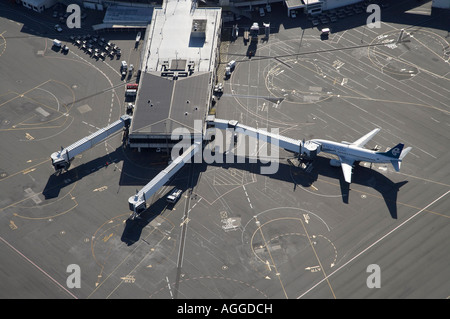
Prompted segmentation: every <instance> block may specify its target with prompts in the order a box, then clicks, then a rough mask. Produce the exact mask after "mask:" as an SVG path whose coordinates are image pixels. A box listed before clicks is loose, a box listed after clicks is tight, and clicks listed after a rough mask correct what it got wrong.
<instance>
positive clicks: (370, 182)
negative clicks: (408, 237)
mask: <svg viewBox="0 0 450 319" xmlns="http://www.w3.org/2000/svg"><path fill="white" fill-rule="evenodd" d="M299 170H300V169H299ZM319 176H327V177H330V178H335V179H337V180H339V185H340V190H341V197H342V201H343V202H344V203H345V204H348V203H349V199H350V191H351V186H352V185H355V184H357V185H362V186H367V187H370V188H373V189H375V190H376V191H377V192H379V193H380V194H381V196H382V197H383V199H384V202H385V203H386V207H387V208H388V210H389V213H390V215H391V217H392V218H393V219H397V194H398V192H399V190H400V188H401V187H402V186H403V185H405V184H406V183H408V181H403V182H399V183H394V182H393V181H391V180H390V179H389V178H387V177H386V176H385V175H383V174H381V173H379V172H378V171H377V170H376V169H374V168H368V167H364V166H360V165H359V164H356V163H355V165H354V168H353V175H352V183H351V184H348V183H347V182H346V181H345V180H344V176H343V175H342V170H341V168H340V167H332V166H330V165H329V158H325V157H321V156H317V157H316V159H314V161H313V169H312V170H311V172H310V173H304V172H303V173H302V174H300V175H297V176H296V179H295V182H297V183H299V184H302V185H303V186H306V187H308V186H311V184H312V183H313V182H314V181H316V180H317V179H318V178H319Z"/></svg>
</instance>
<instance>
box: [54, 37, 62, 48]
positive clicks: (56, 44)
mask: <svg viewBox="0 0 450 319" xmlns="http://www.w3.org/2000/svg"><path fill="white" fill-rule="evenodd" d="M53 45H54V46H55V47H58V48H60V47H61V41H59V40H57V39H54V40H53Z"/></svg>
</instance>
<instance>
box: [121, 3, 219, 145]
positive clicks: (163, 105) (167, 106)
mask: <svg viewBox="0 0 450 319" xmlns="http://www.w3.org/2000/svg"><path fill="white" fill-rule="evenodd" d="M221 14H222V9H221V8H209V7H208V8H197V7H196V6H195V3H193V2H191V1H178V0H169V1H166V2H165V3H164V5H163V7H161V8H155V9H154V11H153V16H152V20H151V23H150V25H149V26H148V27H147V29H146V32H145V44H144V48H143V52H142V58H141V65H140V67H139V70H140V71H141V74H140V81H139V89H138V92H137V98H136V102H135V108H134V113H133V122H132V124H131V127H130V131H129V139H128V141H129V146H130V147H132V148H137V149H139V150H140V149H142V148H161V149H170V148H171V147H172V146H173V145H175V144H176V143H177V142H178V140H172V132H173V131H174V130H176V129H177V128H178V129H180V128H184V129H187V130H188V131H189V134H190V135H191V138H192V139H194V138H200V139H201V136H202V131H203V127H202V128H200V129H199V128H197V127H194V123H195V121H196V120H200V122H201V123H204V121H205V118H206V116H207V114H208V112H209V109H210V106H211V102H212V94H213V87H214V83H215V76H216V72H215V71H216V62H217V60H218V57H219V45H220V32H221V24H222V23H221ZM197 123H198V121H197Z"/></svg>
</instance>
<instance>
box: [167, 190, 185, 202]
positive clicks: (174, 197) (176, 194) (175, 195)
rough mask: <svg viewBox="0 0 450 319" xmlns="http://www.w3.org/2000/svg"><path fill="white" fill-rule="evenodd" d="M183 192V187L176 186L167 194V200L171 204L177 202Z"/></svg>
mask: <svg viewBox="0 0 450 319" xmlns="http://www.w3.org/2000/svg"><path fill="white" fill-rule="evenodd" d="M181 193H183V191H182V190H181V189H178V188H174V189H173V190H172V191H171V192H170V194H169V195H167V197H166V201H167V202H168V203H170V204H175V203H176V202H177V201H178V199H180V197H181Z"/></svg>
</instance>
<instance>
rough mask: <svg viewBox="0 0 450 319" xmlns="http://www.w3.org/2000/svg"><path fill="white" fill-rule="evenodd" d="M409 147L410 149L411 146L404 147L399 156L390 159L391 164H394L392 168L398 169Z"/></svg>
mask: <svg viewBox="0 0 450 319" xmlns="http://www.w3.org/2000/svg"><path fill="white" fill-rule="evenodd" d="M411 149H412V147H407V148H405V149H404V150H403V151H402V152H401V153H400V156H399V157H398V159H397V160H392V161H391V163H392V166H394V169H395V170H396V171H397V172H398V171H400V166H401V164H402V160H403V158H404V157H405V156H406V154H408V153H409V151H410V150H411Z"/></svg>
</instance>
